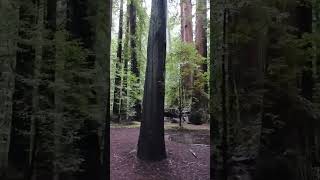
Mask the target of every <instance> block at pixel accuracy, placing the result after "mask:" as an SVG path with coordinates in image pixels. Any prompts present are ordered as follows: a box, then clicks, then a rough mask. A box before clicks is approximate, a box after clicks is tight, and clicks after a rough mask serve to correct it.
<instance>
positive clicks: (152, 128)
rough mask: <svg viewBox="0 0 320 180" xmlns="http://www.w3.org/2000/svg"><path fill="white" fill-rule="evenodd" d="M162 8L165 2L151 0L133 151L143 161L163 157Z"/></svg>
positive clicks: (164, 154) (164, 17)
mask: <svg viewBox="0 0 320 180" xmlns="http://www.w3.org/2000/svg"><path fill="white" fill-rule="evenodd" d="M166 9H167V2H166V1H164V0H153V1H152V7H151V19H150V29H149V38H148V54H147V70H146V78H145V85H144V96H143V112H142V122H141V127H140V135H139V141H138V154H137V155H138V157H139V158H140V159H143V160H162V159H164V158H166V148H165V141H164V95H165V94H164V93H165V82H164V81H165V78H164V76H165V59H166V24H167V21H166V20H167V14H166V12H167V10H166Z"/></svg>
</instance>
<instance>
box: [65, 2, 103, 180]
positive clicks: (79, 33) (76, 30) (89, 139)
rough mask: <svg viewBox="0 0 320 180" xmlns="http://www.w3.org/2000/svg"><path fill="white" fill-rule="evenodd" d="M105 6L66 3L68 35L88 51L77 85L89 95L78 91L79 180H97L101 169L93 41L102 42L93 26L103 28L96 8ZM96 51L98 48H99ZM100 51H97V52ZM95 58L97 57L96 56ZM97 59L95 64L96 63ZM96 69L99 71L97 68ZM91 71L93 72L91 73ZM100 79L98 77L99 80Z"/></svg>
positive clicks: (97, 84) (97, 89) (98, 108)
mask: <svg viewBox="0 0 320 180" xmlns="http://www.w3.org/2000/svg"><path fill="white" fill-rule="evenodd" d="M101 7H105V4H102V3H100V1H95V2H93V1H89V0H71V1H69V4H68V9H69V11H68V15H69V19H70V21H69V24H68V26H67V27H68V29H69V30H70V33H71V34H72V37H73V38H77V39H80V41H81V43H83V44H82V47H83V48H85V49H87V50H89V52H90V53H89V55H88V57H87V58H86V60H85V64H83V67H81V68H83V70H84V71H85V72H86V73H88V74H90V75H89V76H85V77H81V79H79V82H77V83H79V84H80V85H81V86H80V87H82V88H85V90H86V91H89V92H83V91H81V92H80V96H81V98H83V99H84V100H85V103H84V104H83V105H84V107H85V108H86V111H81V110H80V111H79V112H77V113H79V114H80V115H81V117H83V120H84V121H83V124H81V128H80V130H79V134H80V135H81V137H80V139H79V142H77V144H78V146H79V149H80V154H81V156H82V157H83V162H82V163H81V165H80V167H81V168H82V169H83V171H81V172H80V173H79V174H78V178H79V179H89V178H92V179H98V178H99V175H100V173H99V171H100V167H101V163H100V155H101V154H100V148H101V147H100V144H99V142H100V141H99V140H100V139H99V137H100V136H99V123H100V122H99V118H100V117H101V114H102V112H100V107H99V102H98V100H97V94H99V93H100V92H99V90H100V87H99V88H98V87H97V86H101V85H99V82H101V79H97V76H96V75H99V76H100V75H101V76H102V74H100V73H101V72H102V71H101V69H99V70H98V71H97V69H96V68H97V65H100V63H101V59H100V58H101V57H100V56H101V54H96V48H97V47H95V46H96V42H98V41H99V42H100V40H101V41H102V40H103V39H97V38H99V36H96V30H97V27H99V28H100V27H103V25H102V24H100V23H104V22H101V21H102V20H103V18H102V17H97V14H100V13H101V12H98V11H97V9H98V8H99V11H100V8H101ZM99 48H100V47H99ZM99 51H100V49H99ZM97 56H99V57H97ZM103 56H105V55H103ZM98 58H99V62H98ZM99 68H103V67H100V66H99ZM92 71H94V72H95V73H92ZM99 78H100V77H99Z"/></svg>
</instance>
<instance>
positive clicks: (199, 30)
mask: <svg viewBox="0 0 320 180" xmlns="http://www.w3.org/2000/svg"><path fill="white" fill-rule="evenodd" d="M206 26H207V1H206V0H197V8H196V39H195V42H196V49H197V51H198V53H199V54H200V55H201V56H202V57H203V58H205V59H204V61H205V62H202V63H200V64H198V65H199V66H200V67H199V68H197V69H195V70H194V77H193V82H194V83H193V91H192V104H191V116H190V122H192V123H194V124H200V123H201V122H202V119H203V115H204V114H206V113H205V112H206V111H205V109H206V108H207V106H208V105H207V104H206V102H207V99H206V92H207V89H208V85H207V82H206V80H204V78H202V75H203V73H205V72H206V71H207V63H206V61H207V60H206V58H207V28H206ZM196 85H197V86H196Z"/></svg>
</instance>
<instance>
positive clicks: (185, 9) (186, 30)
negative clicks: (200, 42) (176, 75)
mask: <svg viewBox="0 0 320 180" xmlns="http://www.w3.org/2000/svg"><path fill="white" fill-rule="evenodd" d="M180 10H181V41H182V42H184V43H190V44H192V43H193V28H192V25H193V24H192V4H191V0H180ZM190 72H192V66H191V64H189V63H187V62H183V64H182V65H181V74H182V75H183V76H182V87H183V92H184V93H185V94H184V95H185V97H186V98H187V99H190V98H191V95H192V84H193V75H192V73H190Z"/></svg>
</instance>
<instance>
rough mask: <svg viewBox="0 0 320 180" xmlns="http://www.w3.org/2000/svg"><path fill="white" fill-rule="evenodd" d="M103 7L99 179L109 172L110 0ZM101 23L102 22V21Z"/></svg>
mask: <svg viewBox="0 0 320 180" xmlns="http://www.w3.org/2000/svg"><path fill="white" fill-rule="evenodd" d="M103 7H105V8H103V9H101V10H106V12H107V13H106V16H104V17H105V18H106V19H105V27H106V31H105V45H106V46H105V48H104V49H103V50H106V52H107V53H106V56H105V59H102V60H104V61H105V62H106V64H105V65H106V66H105V73H106V81H105V84H106V89H105V90H106V92H105V93H106V99H105V103H106V104H105V109H106V114H105V115H106V116H105V128H104V142H103V153H102V166H101V167H102V169H101V180H107V179H109V177H108V174H110V169H109V168H108V165H109V155H110V153H109V147H110V137H109V134H110V133H109V132H110V131H109V127H110V51H111V26H112V0H107V1H106V2H105V6H103ZM102 23H103V22H102Z"/></svg>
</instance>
